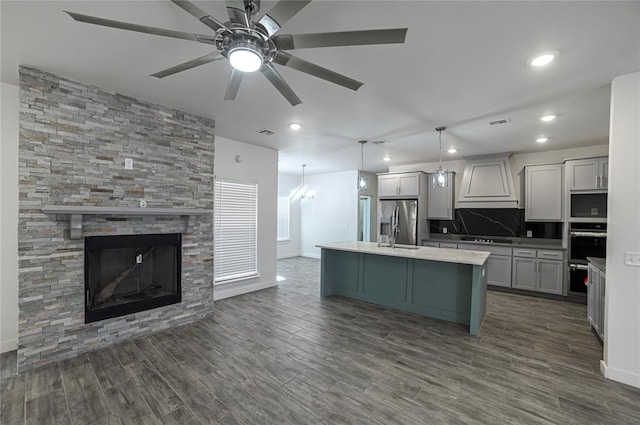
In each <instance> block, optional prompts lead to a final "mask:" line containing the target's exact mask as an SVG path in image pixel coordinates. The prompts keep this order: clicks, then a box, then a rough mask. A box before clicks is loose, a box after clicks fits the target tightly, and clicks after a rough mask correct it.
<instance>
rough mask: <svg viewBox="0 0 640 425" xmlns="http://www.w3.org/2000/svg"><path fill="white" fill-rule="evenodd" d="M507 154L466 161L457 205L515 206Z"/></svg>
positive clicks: (516, 201)
mask: <svg viewBox="0 0 640 425" xmlns="http://www.w3.org/2000/svg"><path fill="white" fill-rule="evenodd" d="M517 207H518V200H517V199H516V196H515V190H514V186H513V176H512V174H511V165H510V163H509V157H508V156H506V155H504V156H498V157H495V156H494V157H484V158H475V159H473V160H469V161H467V164H466V166H465V169H464V174H463V176H462V185H461V187H460V195H459V197H458V208H517Z"/></svg>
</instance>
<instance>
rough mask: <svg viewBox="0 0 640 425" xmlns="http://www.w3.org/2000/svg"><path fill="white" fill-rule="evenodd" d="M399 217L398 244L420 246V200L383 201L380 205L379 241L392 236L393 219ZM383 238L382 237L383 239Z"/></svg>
mask: <svg viewBox="0 0 640 425" xmlns="http://www.w3.org/2000/svg"><path fill="white" fill-rule="evenodd" d="M394 215H395V217H397V225H398V227H397V229H398V230H397V237H396V243H397V244H403V245H417V244H418V200H417V199H401V200H381V201H379V203H378V218H379V223H380V226H379V229H378V241H382V240H383V239H384V235H390V234H391V233H390V232H391V231H392V229H391V225H392V221H393V220H392V218H393V217H394ZM381 236H382V237H381Z"/></svg>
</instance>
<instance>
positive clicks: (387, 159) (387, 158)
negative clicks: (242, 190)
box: [382, 155, 391, 162]
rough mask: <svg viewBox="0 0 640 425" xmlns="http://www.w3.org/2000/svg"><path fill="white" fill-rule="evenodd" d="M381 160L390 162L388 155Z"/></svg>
mask: <svg viewBox="0 0 640 425" xmlns="http://www.w3.org/2000/svg"><path fill="white" fill-rule="evenodd" d="M382 159H384V160H385V161H387V162H389V161H391V157H390V156H389V155H385V156H384V158H382Z"/></svg>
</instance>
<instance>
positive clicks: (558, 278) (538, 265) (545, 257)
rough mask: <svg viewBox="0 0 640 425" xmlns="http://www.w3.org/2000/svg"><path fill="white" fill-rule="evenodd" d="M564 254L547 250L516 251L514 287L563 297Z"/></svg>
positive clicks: (513, 275)
mask: <svg viewBox="0 0 640 425" xmlns="http://www.w3.org/2000/svg"><path fill="white" fill-rule="evenodd" d="M564 269H565V264H564V253H563V252H562V251H557V250H547V249H539V250H535V249H514V250H513V271H512V281H511V284H512V287H514V288H518V289H526V290H528V291H537V292H545V293H547V294H556V295H562V290H563V287H562V283H563V281H564V279H563V276H564Z"/></svg>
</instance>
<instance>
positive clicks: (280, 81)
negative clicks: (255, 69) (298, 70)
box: [260, 63, 302, 106]
mask: <svg viewBox="0 0 640 425" xmlns="http://www.w3.org/2000/svg"><path fill="white" fill-rule="evenodd" d="M260 72H262V74H263V75H264V76H265V77H267V80H269V82H271V84H273V86H274V87H275V88H276V89H277V90H278V91H279V92H280V94H282V95H283V96H284V97H285V98H286V99H287V100H288V101H289V103H290V104H291V106H296V105H299V104H301V103H302V101H301V100H300V98H299V97H298V96H297V95H296V94H295V93H294V92H293V90H292V89H291V87H289V84H287V82H286V81H284V78H282V76H281V75H280V74H279V73H278V71H276V69H275V68H274V67H273V65H271V64H270V63H266V64H264V65H263V66H262V68H261V69H260Z"/></svg>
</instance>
